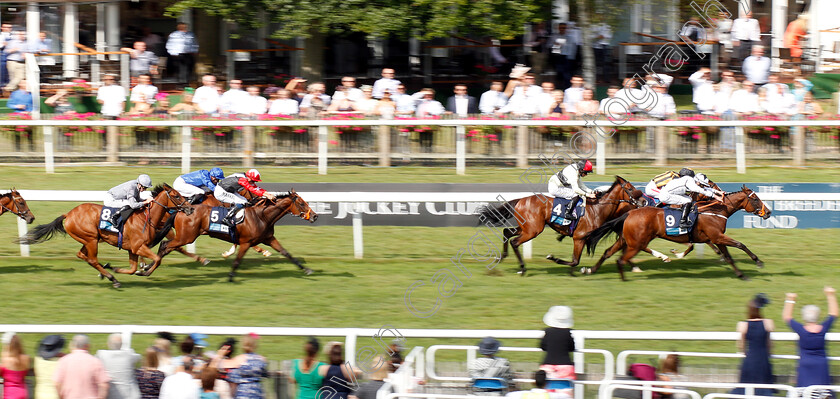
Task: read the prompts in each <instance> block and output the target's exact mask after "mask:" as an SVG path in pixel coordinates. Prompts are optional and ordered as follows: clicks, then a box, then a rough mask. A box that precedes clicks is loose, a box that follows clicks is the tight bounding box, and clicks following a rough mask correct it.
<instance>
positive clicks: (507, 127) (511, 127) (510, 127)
mask: <svg viewBox="0 0 840 399" xmlns="http://www.w3.org/2000/svg"><path fill="white" fill-rule="evenodd" d="M502 127H503V128H505V129H513V126H502Z"/></svg>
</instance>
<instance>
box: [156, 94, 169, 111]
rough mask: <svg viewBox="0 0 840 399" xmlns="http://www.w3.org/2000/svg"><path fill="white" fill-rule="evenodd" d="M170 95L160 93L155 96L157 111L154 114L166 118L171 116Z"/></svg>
mask: <svg viewBox="0 0 840 399" xmlns="http://www.w3.org/2000/svg"><path fill="white" fill-rule="evenodd" d="M169 109H170V108H169V94H167V93H158V94H157V95H155V109H154V111H153V112H152V113H153V114H155V115H157V116H160V117H164V116H166V115H168V114H169Z"/></svg>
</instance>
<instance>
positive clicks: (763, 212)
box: [747, 190, 767, 217]
mask: <svg viewBox="0 0 840 399" xmlns="http://www.w3.org/2000/svg"><path fill="white" fill-rule="evenodd" d="M753 197H755V198H753ZM747 199H748V200H752V199H755V200H756V201H758V202H759V203H761V208H758V207H756V206H755V204H753V208H756V209H755V211H753V214H755V215H757V216H760V217H764V215H766V214H767V207H766V206H765V205H764V201H762V200H761V198H758V194H756V193H755V191H752V190H750V194H749V195H747Z"/></svg>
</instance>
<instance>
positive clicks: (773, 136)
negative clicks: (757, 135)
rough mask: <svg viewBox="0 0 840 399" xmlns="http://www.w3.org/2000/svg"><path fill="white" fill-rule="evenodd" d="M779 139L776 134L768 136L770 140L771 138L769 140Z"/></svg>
mask: <svg viewBox="0 0 840 399" xmlns="http://www.w3.org/2000/svg"><path fill="white" fill-rule="evenodd" d="M779 137H780V136H779V135H778V134H771V135H770V138H771V139H778V138H779Z"/></svg>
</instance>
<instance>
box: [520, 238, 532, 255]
mask: <svg viewBox="0 0 840 399" xmlns="http://www.w3.org/2000/svg"><path fill="white" fill-rule="evenodd" d="M532 255H533V247H532V245H531V241H528V242H526V243H524V244H522V256H523V257H524V258H525V259H531V256H532Z"/></svg>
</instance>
